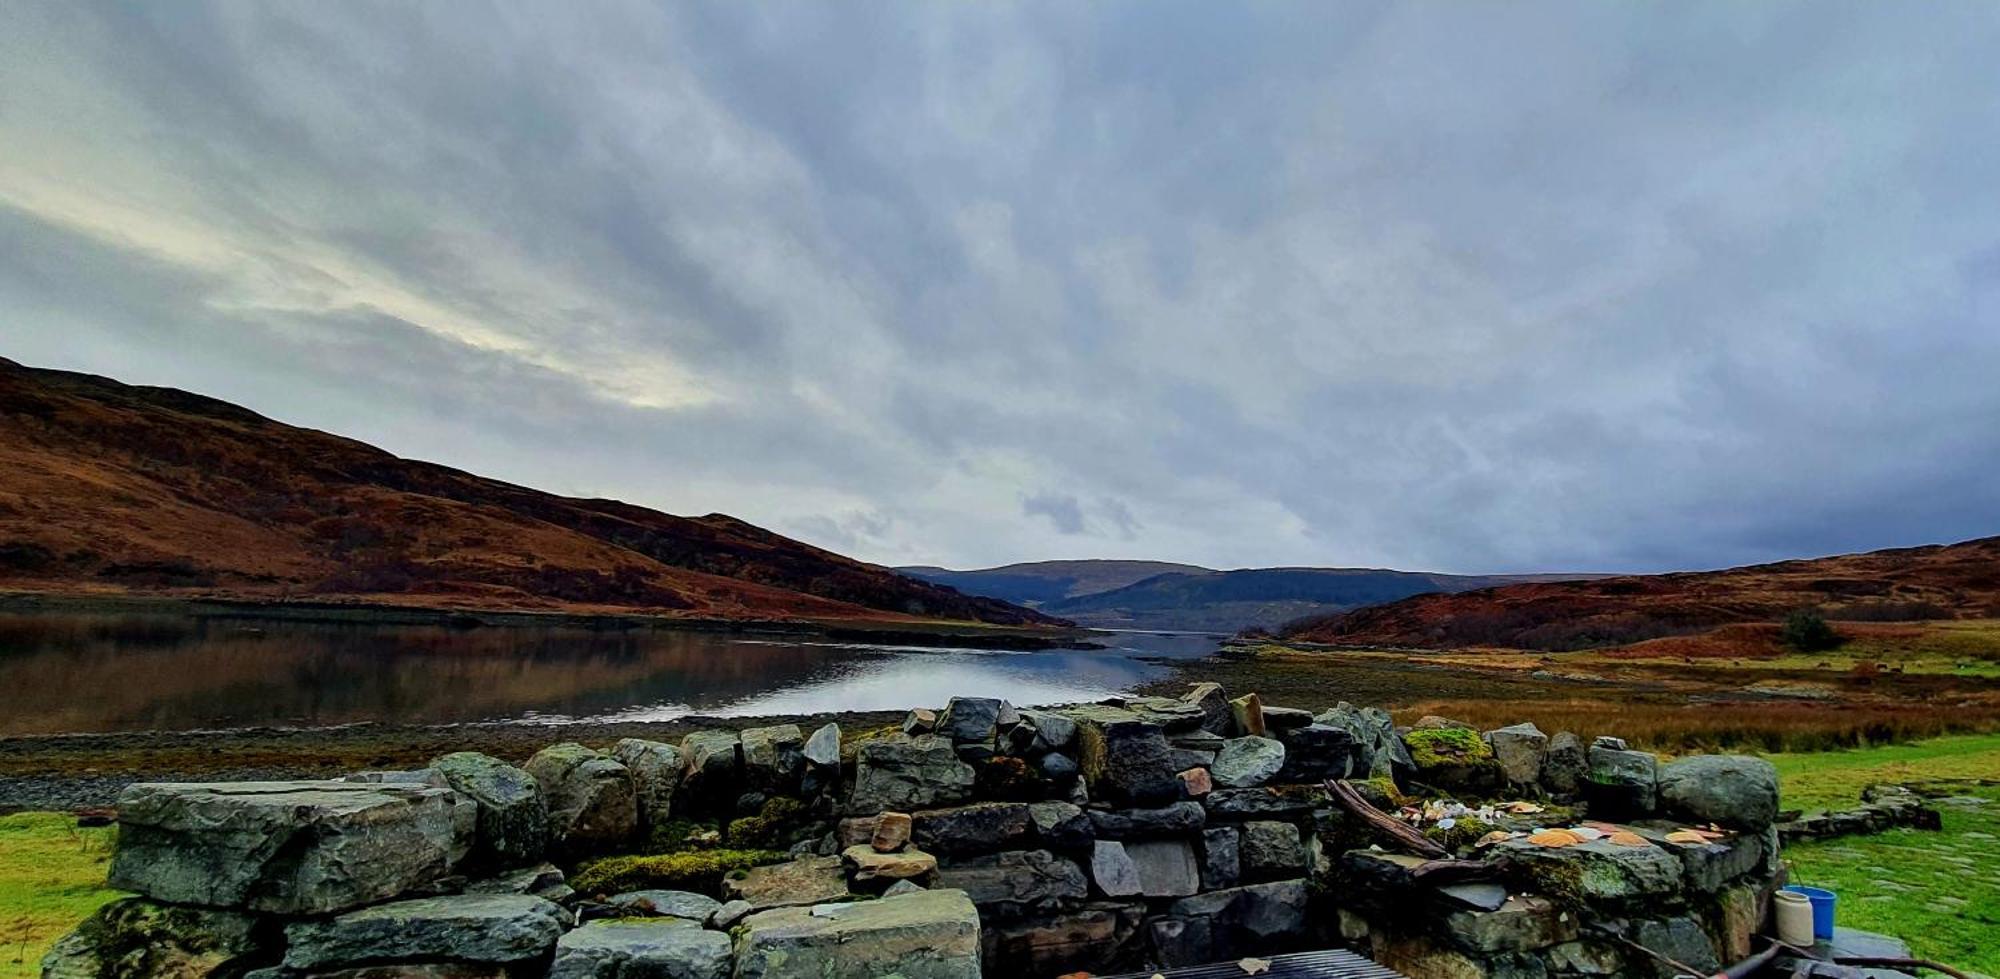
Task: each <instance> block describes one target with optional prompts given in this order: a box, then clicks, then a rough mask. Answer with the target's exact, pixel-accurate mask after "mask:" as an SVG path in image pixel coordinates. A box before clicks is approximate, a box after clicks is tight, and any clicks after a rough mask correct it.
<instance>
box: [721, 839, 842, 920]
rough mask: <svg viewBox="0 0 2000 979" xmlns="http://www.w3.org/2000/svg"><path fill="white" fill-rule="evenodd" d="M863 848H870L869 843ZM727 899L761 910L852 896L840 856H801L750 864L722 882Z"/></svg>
mask: <svg viewBox="0 0 2000 979" xmlns="http://www.w3.org/2000/svg"><path fill="white" fill-rule="evenodd" d="M860 849H864V850H865V849H868V848H867V847H866V846H863V847H861V848H860ZM722 897H723V900H726V901H748V902H750V906H751V907H752V908H755V909H757V910H759V911H762V910H765V909H767V908H790V907H798V906H801V905H807V904H822V903H825V902H827V901H845V900H849V899H850V897H851V896H850V895H849V893H848V890H847V869H846V868H845V867H844V866H842V864H841V860H840V858H839V857H838V856H831V857H819V856H813V857H800V858H799V859H797V860H793V861H790V862H788V863H773V864H766V865H764V866H762V867H751V868H750V869H748V870H745V871H743V872H742V873H741V874H734V875H731V876H729V877H726V878H724V879H723V881H722Z"/></svg>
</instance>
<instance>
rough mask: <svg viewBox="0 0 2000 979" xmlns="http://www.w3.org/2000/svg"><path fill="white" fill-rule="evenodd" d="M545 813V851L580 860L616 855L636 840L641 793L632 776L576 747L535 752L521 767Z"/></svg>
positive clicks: (569, 744) (605, 757)
mask: <svg viewBox="0 0 2000 979" xmlns="http://www.w3.org/2000/svg"><path fill="white" fill-rule="evenodd" d="M524 767H525V768H527V770H528V774H530V775H533V776H534V777H535V781H536V782H537V783H539V784H540V785H541V787H542V798H543V800H544V801H546V802H547V803H548V807H549V845H550V846H551V847H553V848H554V849H555V850H557V851H558V852H561V853H565V854H570V855H581V854H585V853H589V852H592V851H602V850H616V849H618V848H620V847H622V846H623V845H624V844H625V843H628V842H630V841H631V839H632V838H633V837H634V836H635V835H637V833H638V830H639V793H638V789H637V787H636V786H635V785H634V784H633V781H632V772H631V770H630V769H627V768H626V767H625V766H624V765H620V764H619V763H618V762H617V761H616V760H615V759H613V758H611V757H610V756H609V755H606V754H604V753H602V752H598V751H593V750H591V749H589V748H586V747H584V746H583V745H580V744H576V743H574V742H565V743H563V744H556V745H550V746H548V747H546V748H543V749H542V750H540V751H538V752H535V756H534V757H533V758H530V759H528V764H527V765H526V766H524Z"/></svg>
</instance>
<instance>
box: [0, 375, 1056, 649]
mask: <svg viewBox="0 0 2000 979" xmlns="http://www.w3.org/2000/svg"><path fill="white" fill-rule="evenodd" d="M0 588H7V589H14V590H23V591H35V592H41V593H54V594H74V595H165V596H176V597H224V598H242V599H249V600H310V601H315V602H319V601H350V602H354V601H358V602H367V603H383V604H394V605H404V606H417V607H434V608H465V609H484V610H525V611H562V612H579V613H591V614H599V613H620V612H640V613H646V614H656V615H665V616H674V617H682V618H698V619H728V620H758V621H765V620H798V619H812V620H838V621H859V620H880V621H890V622H896V623H899V624H904V625H907V624H909V623H913V622H919V621H936V620H951V621H958V622H983V623H990V624H1001V625H1026V626H1046V625H1053V624H1057V623H1055V621H1054V620H1052V619H1050V618H1049V617H1047V616H1045V615H1042V614H1040V613H1037V612H1034V611H1031V610H1028V609H1025V608H1020V607H1018V606H1014V605H1010V604H1008V603H1006V602H1003V601H998V600H995V599H991V598H986V597H982V596H969V595H965V594H961V593H959V592H956V591H953V590H951V589H948V588H941V587H938V586H935V585H931V584H928V583H925V582H922V581H917V580H913V579H911V578H909V577H907V576H904V575H900V574H897V573H895V572H893V571H891V570H889V569H887V568H882V567H878V566H876V565H872V564H865V563H863V562H860V561H856V560H853V559H851V558H846V557H842V556H841V555H838V554H834V553H832V552H830V551H825V550H821V549H819V548H816V547H812V546H810V545H807V544H804V543H801V542H799V541H795V540H791V539H789V538H786V537H784V536H781V535H779V534H775V533H772V532H771V531H768V530H765V529H763V528H761V527H756V526H753V525H751V524H749V523H746V522H744V521H742V520H738V519H736V518H735V517H731V516H727V515H725V514H719V513H715V514H709V515H707V516H704V517H679V516H674V515H671V514H666V513H661V512H659V511H656V510H650V509H647V508H645V507H641V506H635V505H633V504H629V503H621V502H619V501H616V500H601V499H599V500H592V499H574V498H569V497H561V496H556V495H553V494H550V493H543V492H540V491H538V490H533V489H529V488H527V487H523V486H516V485H513V484H511V483H504V482H501V481H499V480H493V479H486V478H483V477H480V476H475V475H472V474H471V473H466V472H462V471H460V470H456V469H451V468H448V467H446V466H440V465H436V464H433V463H427V462H419V461H414V460H409V459H401V458H398V457H396V456H394V455H391V454H389V453H388V452H384V451H382V450H381V449H377V448H375V447H373V446H370V445H366V444H364V443H361V442H357V441H354V440H353V439H348V438H342V437H340V436H337V435H330V434H327V433H325V432H318V431H313V430H311V429H305V428H298V427H294V426H291V425H286V424H283V423H280V422H276V421H272V420H271V419H268V418H265V417H264V416H262V415H259V414H257V413H255V412H253V411H250V410H248V409H246V408H242V407H239V406H237V405H233V404H229V403H228V402H224V401H219V400H216V399H214V398H209V397H205V396H202V395H198V394H191V393H188V392H185V391H179V390H174V389H171V388H156V387H142V386H135V385H127V384H122V383H119V382H117V381H114V380H111V379H108V378H103V377H96V376H92V375H88V374H77V373H71V372H68V371H57V370H42V369H37V368H31V367H24V366H22V365H20V364H17V363H14V362H13V361H10V360H5V359H0Z"/></svg>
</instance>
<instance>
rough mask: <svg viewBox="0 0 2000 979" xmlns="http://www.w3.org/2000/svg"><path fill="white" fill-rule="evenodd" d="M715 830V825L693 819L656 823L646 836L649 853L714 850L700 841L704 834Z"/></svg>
mask: <svg viewBox="0 0 2000 979" xmlns="http://www.w3.org/2000/svg"><path fill="white" fill-rule="evenodd" d="M714 829H715V824H714V823H698V822H695V821H694V820H692V819H670V820H667V821H666V822H664V823H655V824H653V825H652V826H651V827H649V828H648V830H647V834H646V848H645V849H646V852H647V853H680V852H682V851H684V850H697V849H713V847H711V846H709V845H708V844H707V843H705V842H703V841H701V840H700V836H701V834H703V833H707V832H709V831H712V830H714Z"/></svg>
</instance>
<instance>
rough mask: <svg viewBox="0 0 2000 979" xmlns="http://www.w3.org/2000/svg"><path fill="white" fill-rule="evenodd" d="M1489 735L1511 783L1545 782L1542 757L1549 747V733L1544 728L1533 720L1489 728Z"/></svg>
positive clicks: (1503, 773) (1490, 742)
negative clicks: (1542, 778) (1544, 731)
mask: <svg viewBox="0 0 2000 979" xmlns="http://www.w3.org/2000/svg"><path fill="white" fill-rule="evenodd" d="M1485 737H1486V743H1487V745H1488V746H1490V747H1491V748H1492V749H1493V760H1495V761H1497V762H1499V763H1500V774H1501V775H1502V776H1503V777H1504V778H1506V779H1507V784H1509V785H1513V786H1528V785H1534V784H1536V783H1538V782H1539V781H1541V777H1542V757H1543V756H1544V755H1545V754H1547V753H1548V749H1549V736H1548V735H1546V734H1543V733H1542V729H1541V728H1538V727H1536V726H1535V725H1534V724H1533V723H1532V722H1530V723H1525V724H1515V725H1512V726H1511V727H1503V728H1496V729H1494V730H1491V731H1488V732H1486V735H1485Z"/></svg>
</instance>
